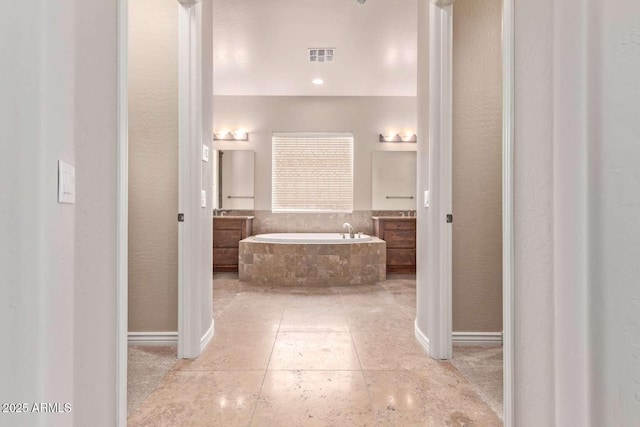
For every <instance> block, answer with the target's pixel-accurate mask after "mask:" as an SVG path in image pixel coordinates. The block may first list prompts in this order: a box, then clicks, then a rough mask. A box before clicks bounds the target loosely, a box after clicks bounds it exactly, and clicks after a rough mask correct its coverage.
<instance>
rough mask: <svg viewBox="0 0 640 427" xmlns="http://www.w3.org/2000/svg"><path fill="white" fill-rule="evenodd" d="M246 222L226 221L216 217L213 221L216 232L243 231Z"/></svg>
mask: <svg viewBox="0 0 640 427" xmlns="http://www.w3.org/2000/svg"><path fill="white" fill-rule="evenodd" d="M244 223H245V220H244V219H241V218H238V219H236V218H233V219H224V218H220V217H216V218H214V219H213V229H214V230H242V228H243V226H244Z"/></svg>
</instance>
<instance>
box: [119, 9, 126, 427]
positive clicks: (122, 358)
mask: <svg viewBox="0 0 640 427" xmlns="http://www.w3.org/2000/svg"><path fill="white" fill-rule="evenodd" d="M117 7H118V17H117V21H118V23H117V25H118V30H117V32H118V36H117V37H118V41H117V50H118V59H117V61H118V65H117V75H118V82H117V91H118V98H117V120H118V125H117V126H118V133H117V134H118V140H117V166H116V169H117V170H116V174H117V196H116V197H117V201H116V215H117V219H116V221H117V231H116V232H117V236H116V274H117V276H116V277H117V279H116V280H117V281H116V304H117V305H116V335H117V336H116V425H117V426H121V427H124V426H126V425H127V347H128V343H127V335H128V332H129V327H128V316H127V314H128V304H129V302H128V293H129V271H128V270H129V250H128V245H129V97H128V90H129V80H128V67H129V62H128V61H129V59H128V58H129V56H128V46H129V36H128V34H129V32H128V26H129V0H118V6H117Z"/></svg>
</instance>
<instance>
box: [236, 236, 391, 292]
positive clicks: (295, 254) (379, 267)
mask: <svg viewBox="0 0 640 427" xmlns="http://www.w3.org/2000/svg"><path fill="white" fill-rule="evenodd" d="M386 257H387V255H386V243H385V242H384V241H382V240H380V239H378V238H373V239H372V240H371V241H368V242H366V243H338V244H331V243H324V244H322V243H320V244H314V243H304V244H293V243H267V242H256V241H255V240H254V239H253V238H251V237H250V238H248V239H245V240H242V241H241V242H240V255H239V274H240V280H241V281H243V282H253V283H256V284H262V285H284V286H304V285H307V286H345V285H361V284H372V283H376V282H380V281H384V280H385V278H386Z"/></svg>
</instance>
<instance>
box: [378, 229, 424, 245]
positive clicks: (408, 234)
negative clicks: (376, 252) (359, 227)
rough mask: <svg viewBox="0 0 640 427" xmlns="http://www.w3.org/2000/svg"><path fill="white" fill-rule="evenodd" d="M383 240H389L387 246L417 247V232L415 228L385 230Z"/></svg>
mask: <svg viewBox="0 0 640 427" xmlns="http://www.w3.org/2000/svg"><path fill="white" fill-rule="evenodd" d="M382 240H384V241H385V242H387V248H408V249H415V247H416V232H415V231H413V230H389V229H385V230H384V235H383V237H382Z"/></svg>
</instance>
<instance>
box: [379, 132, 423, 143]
mask: <svg viewBox="0 0 640 427" xmlns="http://www.w3.org/2000/svg"><path fill="white" fill-rule="evenodd" d="M380 142H418V138H417V136H416V135H415V134H414V133H413V132H411V131H408V132H405V133H404V134H400V133H397V132H391V133H386V134H380Z"/></svg>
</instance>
